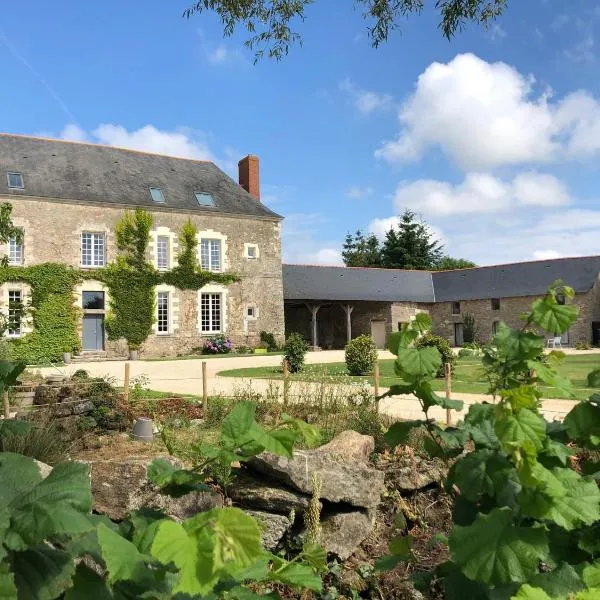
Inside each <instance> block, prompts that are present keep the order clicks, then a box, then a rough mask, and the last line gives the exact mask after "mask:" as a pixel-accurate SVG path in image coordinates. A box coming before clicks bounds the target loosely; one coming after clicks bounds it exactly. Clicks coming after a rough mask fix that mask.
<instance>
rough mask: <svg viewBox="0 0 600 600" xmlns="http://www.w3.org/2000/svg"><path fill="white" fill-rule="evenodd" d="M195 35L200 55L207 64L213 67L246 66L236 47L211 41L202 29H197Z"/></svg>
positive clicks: (244, 58) (246, 62) (243, 57)
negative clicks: (198, 39)
mask: <svg viewBox="0 0 600 600" xmlns="http://www.w3.org/2000/svg"><path fill="white" fill-rule="evenodd" d="M197 33H198V37H199V38H200V49H201V51H202V55H203V56H204V59H205V60H206V61H207V62H208V63H209V64H211V65H213V66H215V67H224V66H231V65H235V64H237V65H246V64H248V60H247V59H246V57H245V56H244V55H243V54H242V52H240V50H239V49H238V48H237V47H234V46H230V45H227V44H224V43H222V42H215V41H213V40H212V39H211V38H209V37H208V36H207V35H206V33H205V32H204V30H203V29H198V30H197Z"/></svg>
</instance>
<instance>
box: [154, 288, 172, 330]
mask: <svg viewBox="0 0 600 600" xmlns="http://www.w3.org/2000/svg"><path fill="white" fill-rule="evenodd" d="M156 307H157V315H156V317H157V318H156V331H157V333H169V292H158V294H157V299H156Z"/></svg>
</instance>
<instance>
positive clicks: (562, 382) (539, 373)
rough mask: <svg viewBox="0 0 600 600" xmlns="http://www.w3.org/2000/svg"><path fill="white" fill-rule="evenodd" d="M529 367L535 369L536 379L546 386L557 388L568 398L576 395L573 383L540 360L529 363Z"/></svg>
mask: <svg viewBox="0 0 600 600" xmlns="http://www.w3.org/2000/svg"><path fill="white" fill-rule="evenodd" d="M527 366H528V367H529V368H530V369H533V370H534V371H535V376H536V378H537V379H539V380H541V381H543V382H544V383H545V384H546V385H548V386H550V387H555V388H556V389H558V390H560V391H561V392H562V393H563V394H567V395H568V396H573V395H574V391H573V385H572V384H571V382H570V381H569V380H568V379H567V378H566V377H562V376H561V375H559V374H558V373H557V372H556V371H555V370H554V369H551V368H550V367H547V366H546V365H545V364H544V363H542V362H540V361H539V360H530V361H527Z"/></svg>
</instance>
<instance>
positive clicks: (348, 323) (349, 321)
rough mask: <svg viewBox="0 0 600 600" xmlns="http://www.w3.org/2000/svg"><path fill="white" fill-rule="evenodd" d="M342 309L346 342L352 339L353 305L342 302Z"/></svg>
mask: <svg viewBox="0 0 600 600" xmlns="http://www.w3.org/2000/svg"><path fill="white" fill-rule="evenodd" d="M342 310H343V311H344V312H345V313H346V342H349V341H350V340H351V339H352V311H353V310H354V306H352V305H350V304H342Z"/></svg>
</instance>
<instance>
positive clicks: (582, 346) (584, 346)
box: [575, 342, 591, 350]
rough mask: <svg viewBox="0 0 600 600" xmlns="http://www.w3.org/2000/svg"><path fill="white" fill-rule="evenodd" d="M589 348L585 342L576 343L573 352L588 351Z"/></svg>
mask: <svg viewBox="0 0 600 600" xmlns="http://www.w3.org/2000/svg"><path fill="white" fill-rule="evenodd" d="M590 348H591V346H590V345H589V344H588V343H587V342H577V343H576V344H575V350H589V349H590Z"/></svg>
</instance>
